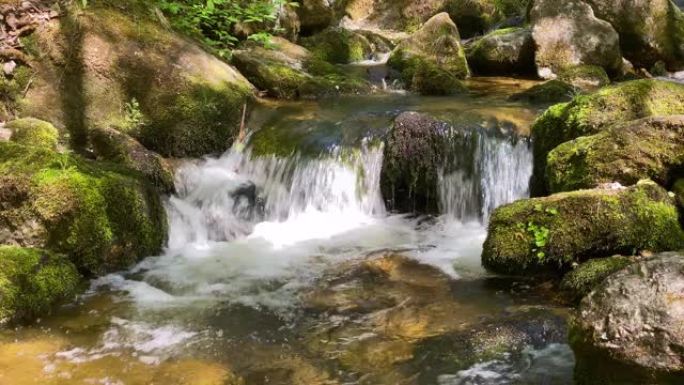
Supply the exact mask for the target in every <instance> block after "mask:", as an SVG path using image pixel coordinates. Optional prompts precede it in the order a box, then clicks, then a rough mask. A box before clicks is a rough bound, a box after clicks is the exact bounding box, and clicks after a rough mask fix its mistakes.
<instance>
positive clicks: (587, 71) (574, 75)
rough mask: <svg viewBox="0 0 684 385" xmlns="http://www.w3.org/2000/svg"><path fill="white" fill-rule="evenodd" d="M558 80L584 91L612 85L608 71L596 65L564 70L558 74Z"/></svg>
mask: <svg viewBox="0 0 684 385" xmlns="http://www.w3.org/2000/svg"><path fill="white" fill-rule="evenodd" d="M558 79H559V80H561V81H564V82H566V83H568V84H571V85H572V86H573V87H575V88H578V89H580V90H583V91H593V90H596V89H598V88H601V87H605V86H607V85H608V84H610V78H609V77H608V74H607V73H606V70H604V69H603V68H601V67H599V66H594V65H578V66H574V67H570V68H564V69H563V70H561V71H560V72H559V73H558Z"/></svg>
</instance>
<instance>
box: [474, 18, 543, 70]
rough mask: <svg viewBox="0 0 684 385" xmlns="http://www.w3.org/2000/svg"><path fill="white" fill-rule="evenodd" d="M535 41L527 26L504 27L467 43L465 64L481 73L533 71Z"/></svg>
mask: <svg viewBox="0 0 684 385" xmlns="http://www.w3.org/2000/svg"><path fill="white" fill-rule="evenodd" d="M534 50H535V46H534V40H533V39H532V31H531V30H530V29H529V28H507V29H501V30H497V31H494V32H491V33H489V34H488V35H486V36H484V37H482V38H480V39H477V40H475V41H474V42H473V43H471V44H469V45H468V46H466V56H467V58H468V64H469V65H470V67H471V68H472V70H473V72H475V73H477V74H483V75H529V74H533V73H535V70H536V67H535V64H534Z"/></svg>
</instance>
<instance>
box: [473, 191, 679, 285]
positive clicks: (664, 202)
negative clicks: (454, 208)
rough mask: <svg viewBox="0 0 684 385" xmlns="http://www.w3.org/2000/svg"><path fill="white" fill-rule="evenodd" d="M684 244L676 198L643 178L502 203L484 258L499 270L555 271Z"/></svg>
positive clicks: (496, 212)
mask: <svg viewBox="0 0 684 385" xmlns="http://www.w3.org/2000/svg"><path fill="white" fill-rule="evenodd" d="M645 228H648V229H649V231H644V229H645ZM683 246H684V232H683V231H682V229H681V228H680V226H679V216H678V213H677V209H676V207H675V206H674V200H673V199H672V198H671V197H670V196H669V194H668V193H667V191H665V190H664V189H663V188H661V187H659V186H658V185H656V184H655V183H653V182H650V181H644V182H641V183H639V184H638V185H636V186H633V187H629V188H618V189H596V190H582V191H575V192H569V193H561V194H555V195H551V196H549V197H546V198H536V199H527V200H521V201H518V202H515V203H512V204H509V205H505V206H502V207H500V208H498V209H497V210H495V211H494V213H493V214H492V217H491V220H490V223H489V233H488V236H487V240H486V241H485V244H484V250H483V253H482V262H483V264H484V266H485V267H486V268H488V269H491V270H493V271H496V272H500V273H509V274H526V273H528V272H554V271H559V270H560V271H562V270H564V269H567V267H568V266H569V265H571V264H572V263H575V262H582V261H585V260H587V259H591V258H599V257H605V256H610V255H614V254H621V253H632V252H633V251H635V250H637V251H638V250H652V251H667V250H677V249H678V248H680V247H683Z"/></svg>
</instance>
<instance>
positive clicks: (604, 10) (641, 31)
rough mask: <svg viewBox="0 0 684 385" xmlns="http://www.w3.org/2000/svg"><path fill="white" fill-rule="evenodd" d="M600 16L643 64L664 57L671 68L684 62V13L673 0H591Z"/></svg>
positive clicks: (627, 54) (648, 65) (629, 53)
mask: <svg viewBox="0 0 684 385" xmlns="http://www.w3.org/2000/svg"><path fill="white" fill-rule="evenodd" d="M587 3H589V4H590V5H591V6H592V8H593V9H594V12H595V14H596V16H597V17H599V18H601V19H603V20H606V21H608V22H609V23H611V24H612V25H613V27H614V28H615V30H616V31H617V32H618V33H619V34H620V46H621V47H622V52H623V53H624V55H625V57H626V58H627V59H629V60H630V61H631V62H632V63H633V64H634V65H635V66H637V67H639V68H646V69H650V68H651V67H653V65H655V64H656V63H657V62H658V61H663V62H664V63H665V64H666V65H667V67H668V68H670V69H671V70H680V69H682V68H683V67H682V66H683V65H684V45H683V43H684V14H682V11H681V10H680V9H679V7H677V6H676V5H674V4H673V3H672V1H670V0H629V1H618V0H587Z"/></svg>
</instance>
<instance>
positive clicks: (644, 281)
mask: <svg viewBox="0 0 684 385" xmlns="http://www.w3.org/2000/svg"><path fill="white" fill-rule="evenodd" d="M682 287H684V255H682V254H681V253H677V252H673V253H662V254H659V255H656V256H654V257H653V258H649V259H646V260H643V261H639V262H637V263H635V264H633V265H631V266H629V267H626V268H624V269H622V270H620V271H618V272H617V273H615V274H613V275H611V276H610V277H608V278H606V279H605V281H604V282H603V283H601V284H600V285H599V286H598V287H597V288H596V289H595V290H594V291H592V292H591V293H590V294H589V295H588V296H586V297H585V298H584V299H583V300H582V302H581V304H580V306H579V309H578V310H577V312H576V313H575V314H574V316H573V317H572V319H571V320H570V325H569V327H570V338H569V339H570V345H571V346H572V349H573V351H574V352H575V357H576V366H575V376H574V378H575V382H576V384H578V385H593V384H605V385H641V384H663V385H675V384H680V383H681V382H682V378H684V355H682V348H684V328H682V325H683V324H684V304H683V303H682ZM606 369H608V370H606Z"/></svg>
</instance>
